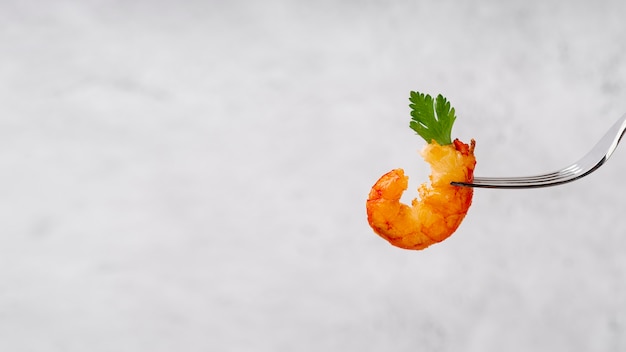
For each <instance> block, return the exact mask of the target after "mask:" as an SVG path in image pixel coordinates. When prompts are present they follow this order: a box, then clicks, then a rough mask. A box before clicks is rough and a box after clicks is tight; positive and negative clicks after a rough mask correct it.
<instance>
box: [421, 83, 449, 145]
mask: <svg viewBox="0 0 626 352" xmlns="http://www.w3.org/2000/svg"><path fill="white" fill-rule="evenodd" d="M409 100H410V101H411V103H412V104H409V107H410V108H411V122H410V123H409V126H410V127H411V129H413V130H414V131H415V132H417V134H419V135H420V136H421V137H422V138H424V140H426V142H427V143H431V142H432V141H433V139H434V140H435V141H436V142H437V143H439V144H440V145H447V144H451V143H452V139H451V134H452V124H453V123H454V120H455V119H456V116H455V115H454V108H451V107H450V102H449V101H448V100H446V98H444V97H443V96H442V95H441V94H439V95H437V98H436V99H434V100H433V98H432V97H431V96H430V95H428V94H426V95H425V94H423V93H420V92H413V91H412V92H411V94H410V97H409Z"/></svg>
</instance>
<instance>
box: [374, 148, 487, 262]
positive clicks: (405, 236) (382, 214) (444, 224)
mask: <svg viewBox="0 0 626 352" xmlns="http://www.w3.org/2000/svg"><path fill="white" fill-rule="evenodd" d="M475 145H476V142H475V141H474V140H473V139H472V140H471V143H470V145H467V144H465V143H463V142H461V141H460V140H458V139H455V140H454V142H453V143H452V144H449V145H443V146H442V145H439V144H438V143H437V142H435V141H434V140H433V141H432V142H431V143H429V144H427V145H426V146H425V147H424V149H423V150H422V153H421V154H422V157H423V158H424V160H425V161H426V162H427V163H429V164H430V166H431V175H430V183H431V186H430V187H429V186H428V185H427V184H426V183H424V184H422V185H421V186H420V187H419V189H418V191H419V195H420V200H419V201H418V200H417V199H414V200H413V202H412V204H411V206H408V205H406V204H403V203H402V202H400V197H401V196H402V193H403V192H404V191H405V190H406V189H407V187H408V177H407V176H405V175H404V170H402V169H395V170H391V171H390V172H388V173H386V174H385V175H383V176H382V177H381V178H380V179H379V180H378V181H377V182H376V183H375V184H374V186H373V187H372V190H371V191H370V194H369V197H368V199H367V203H366V208H367V220H368V222H369V224H370V226H371V227H372V229H373V230H374V232H376V233H377V234H378V235H380V236H381V237H382V238H384V239H386V240H387V241H389V243H391V244H392V245H394V246H397V247H400V248H405V249H416V250H419V249H424V248H426V247H428V246H430V245H432V244H434V243H438V242H441V241H443V240H445V239H446V238H448V237H449V236H450V235H452V233H453V232H454V231H456V229H457V228H458V227H459V225H460V224H461V221H463V218H464V217H465V214H467V211H468V209H469V207H470V205H471V204H472V195H473V189H472V188H471V187H458V186H452V185H451V184H450V182H452V181H461V182H472V181H473V179H474V166H475V165H476V158H475V157H474V147H475Z"/></svg>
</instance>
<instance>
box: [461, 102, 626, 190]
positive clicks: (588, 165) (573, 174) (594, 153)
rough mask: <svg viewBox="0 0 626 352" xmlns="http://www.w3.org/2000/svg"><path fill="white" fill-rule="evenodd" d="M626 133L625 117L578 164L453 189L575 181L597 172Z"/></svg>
mask: <svg viewBox="0 0 626 352" xmlns="http://www.w3.org/2000/svg"><path fill="white" fill-rule="evenodd" d="M625 131H626V114H624V115H623V116H622V117H621V118H620V119H619V120H617V122H615V124H614V125H613V126H612V127H611V128H610V129H609V130H608V131H607V132H606V134H605V135H604V136H603V137H602V138H601V139H600V141H599V142H598V143H597V144H596V145H595V146H594V147H593V149H591V151H589V153H587V155H585V156H584V157H582V158H581V159H580V160H578V161H577V162H575V163H573V164H571V165H569V166H567V167H564V168H562V169H561V170H557V171H554V172H550V173H547V174H542V175H536V176H525V177H475V178H474V181H473V182H471V183H465V182H451V184H452V185H454V186H463V187H480V188H503V189H504V188H509V189H511V188H539V187H549V186H557V185H562V184H564V183H568V182H572V181H576V180H578V179H581V178H583V177H585V176H587V175H589V174H590V173H592V172H594V171H595V170H597V169H598V168H599V167H600V166H602V165H604V163H605V162H606V161H607V160H608V159H609V157H611V155H612V154H613V152H614V151H615V149H616V148H617V145H618V144H619V142H620V140H621V139H622V137H623V136H624V132H625Z"/></svg>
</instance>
